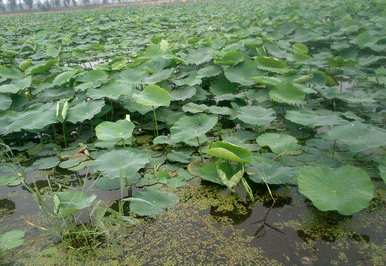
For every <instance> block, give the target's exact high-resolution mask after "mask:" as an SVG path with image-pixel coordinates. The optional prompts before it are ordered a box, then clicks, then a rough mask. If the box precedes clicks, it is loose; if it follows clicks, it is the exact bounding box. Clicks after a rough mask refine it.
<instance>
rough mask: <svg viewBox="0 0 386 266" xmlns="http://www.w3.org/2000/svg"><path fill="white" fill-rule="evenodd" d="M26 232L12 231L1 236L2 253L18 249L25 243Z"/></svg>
mask: <svg viewBox="0 0 386 266" xmlns="http://www.w3.org/2000/svg"><path fill="white" fill-rule="evenodd" d="M24 235H25V232H24V231H22V230H11V231H8V232H6V233H4V234H1V235H0V251H6V250H10V249H14V248H17V247H19V246H21V245H23V243H24Z"/></svg>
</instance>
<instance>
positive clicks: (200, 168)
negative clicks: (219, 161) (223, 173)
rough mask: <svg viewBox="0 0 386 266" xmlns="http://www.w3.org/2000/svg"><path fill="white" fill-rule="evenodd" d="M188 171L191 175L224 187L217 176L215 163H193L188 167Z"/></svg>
mask: <svg viewBox="0 0 386 266" xmlns="http://www.w3.org/2000/svg"><path fill="white" fill-rule="evenodd" d="M188 171H189V173H190V174H191V175H193V176H197V177H200V178H201V179H202V180H205V181H208V182H211V183H215V184H218V185H222V186H224V184H223V182H222V181H221V179H220V177H219V176H218V174H217V166H216V163H215V162H212V161H208V162H201V161H193V162H191V163H190V164H189V165H188Z"/></svg>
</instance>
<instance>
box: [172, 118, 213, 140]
mask: <svg viewBox="0 0 386 266" xmlns="http://www.w3.org/2000/svg"><path fill="white" fill-rule="evenodd" d="M217 120H218V118H217V116H210V115H206V114H197V115H192V116H183V117H181V118H180V119H178V120H177V121H176V122H175V123H174V125H173V126H172V127H171V128H170V133H171V136H170V137H171V140H172V141H173V142H175V143H177V142H182V141H187V140H190V139H193V138H197V137H201V136H203V135H205V134H206V133H207V132H208V131H209V130H211V129H212V128H213V127H214V126H215V125H216V124H217Z"/></svg>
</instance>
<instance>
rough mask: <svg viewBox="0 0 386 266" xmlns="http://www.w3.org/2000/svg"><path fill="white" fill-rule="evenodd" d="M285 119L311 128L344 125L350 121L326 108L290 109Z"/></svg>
mask: <svg viewBox="0 0 386 266" xmlns="http://www.w3.org/2000/svg"><path fill="white" fill-rule="evenodd" d="M285 119H287V120H289V121H291V122H293V123H296V124H299V125H303V126H306V127H311V128H314V127H325V126H335V125H343V124H347V123H348V121H347V120H345V119H343V118H341V117H340V116H339V113H336V112H332V111H329V110H324V109H318V110H315V111H313V110H309V109H301V110H299V111H295V110H290V111H287V113H286V115H285Z"/></svg>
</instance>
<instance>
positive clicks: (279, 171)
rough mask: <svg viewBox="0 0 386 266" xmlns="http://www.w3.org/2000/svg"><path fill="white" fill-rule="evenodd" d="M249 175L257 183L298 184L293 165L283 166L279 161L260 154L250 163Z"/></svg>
mask: <svg viewBox="0 0 386 266" xmlns="http://www.w3.org/2000/svg"><path fill="white" fill-rule="evenodd" d="M246 172H247V174H248V177H249V179H250V180H252V181H253V182H255V183H267V184H272V185H282V184H296V174H297V172H296V170H295V168H293V167H288V166H283V165H281V164H280V163H279V162H277V161H275V160H273V159H269V158H264V157H262V156H258V157H257V158H254V159H253V161H252V162H251V163H250V164H248V167H247V170H246Z"/></svg>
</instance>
